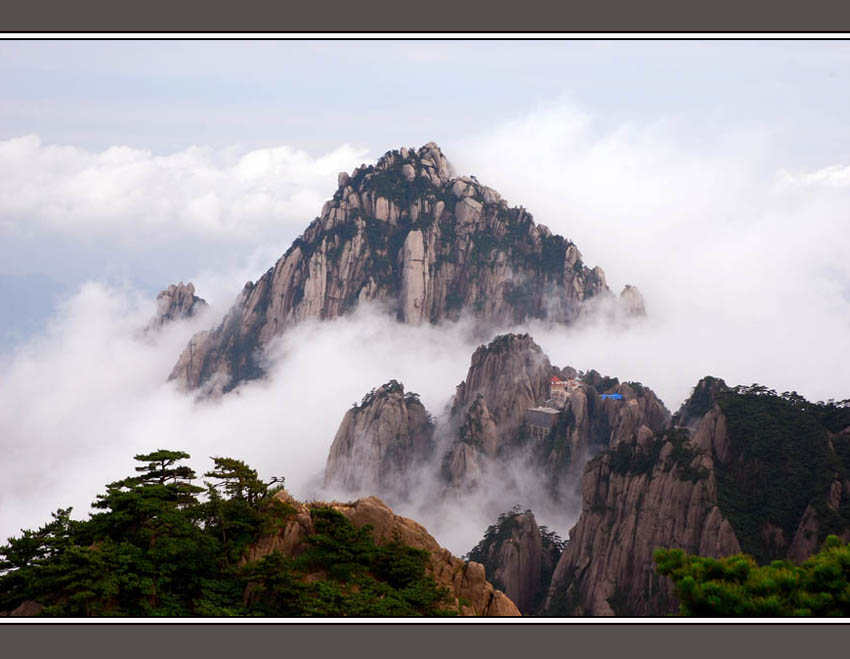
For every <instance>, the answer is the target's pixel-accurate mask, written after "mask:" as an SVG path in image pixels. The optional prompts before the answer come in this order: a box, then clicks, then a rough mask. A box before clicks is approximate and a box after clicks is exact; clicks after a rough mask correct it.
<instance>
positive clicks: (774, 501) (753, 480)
mask: <svg viewBox="0 0 850 659" xmlns="http://www.w3.org/2000/svg"><path fill="white" fill-rule="evenodd" d="M716 401H717V404H718V405H719V406H720V408H721V410H722V411H723V413H724V415H725V417H726V427H727V433H728V435H729V437H730V440H731V441H730V451H731V455H730V459H729V461H728V462H724V463H721V464H718V465H717V466H716V476H717V488H718V499H719V502H720V507H721V510H723V512H724V514H725V515H726V516H727V517H728V518H729V521H730V522H731V524H732V527H733V528H734V530H735V535H736V536H737V537H738V540H739V541H740V543H741V549H742V550H743V551H744V552H746V553H748V554H750V555H752V556H754V557H755V559H756V560H757V561H758V562H759V563H767V562H769V561H771V560H773V559H776V558H781V557H782V556H783V554H784V552H783V549H782V548H781V547H775V546H773V545H772V544H770V543H769V542H768V541H767V539H766V538H765V537H764V535H763V533H762V530H763V528H764V527H765V525H766V524H768V523H770V524H772V525H774V526H777V527H779V528H780V529H781V530H782V532H783V534H784V536H785V538H789V539H790V538H792V537H793V536H794V533H795V532H796V528H797V526H798V524H799V523H800V518H801V517H802V516H803V513H804V511H805V510H806V508H807V507H808V506H809V505H810V504H811V505H812V506H813V507H814V508H815V512H816V513H817V516H818V521H819V522H821V524H820V526H821V536H820V537H819V538H818V540H819V541H823V539H824V538H825V536H826V534H827V533H830V532H840V531H841V530H842V529H843V528H846V527H847V526H848V525H850V514H848V513H850V511H844V513H845V514H843V515H839V516H835V515H834V511H830V509H828V507H827V505H826V500H827V497H828V493H829V488H830V486H831V484H832V482H833V480H834V479H835V478H836V476H838V477H839V478H841V479H844V478H847V477H848V475H850V471H848V465H847V464H845V463H842V459H841V455H840V454H838V453H837V451H835V450H833V448H832V447H831V446H830V441H829V433H828V431H827V429H826V428H824V426H823V424H822V417H823V415H824V413H825V412H827V411H826V410H824V408H822V407H821V406H819V405H816V404H812V403H809V402H807V401H805V399H803V398H802V397H799V396H796V395H794V394H793V393H792V394H788V393H786V394H783V395H779V394H777V393H776V392H775V391H772V390H768V389H767V388H766V387H763V386H761V385H753V386H751V387H736V388H735V389H731V390H725V391H720V392H718V393H717V395H716ZM824 522H828V524H825V523H824Z"/></svg>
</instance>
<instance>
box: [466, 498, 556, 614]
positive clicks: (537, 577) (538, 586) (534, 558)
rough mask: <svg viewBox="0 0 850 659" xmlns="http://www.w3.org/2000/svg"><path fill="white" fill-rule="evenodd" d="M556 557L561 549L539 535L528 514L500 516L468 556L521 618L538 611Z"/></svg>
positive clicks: (539, 531) (528, 512)
mask: <svg viewBox="0 0 850 659" xmlns="http://www.w3.org/2000/svg"><path fill="white" fill-rule="evenodd" d="M559 556H560V548H559V547H558V546H556V545H555V544H554V543H553V542H552V540H551V539H550V538H549V537H546V536H544V535H543V534H542V533H541V530H540V528H539V527H538V525H537V520H535V518H534V513H532V512H531V511H530V510H527V511H525V512H518V511H516V512H512V513H510V514H505V515H501V516H500V517H499V520H498V521H497V523H496V524H494V525H493V526H491V527H490V528H489V529H488V530H487V533H486V534H485V537H484V539H483V540H482V541H481V542H480V543H479V544H478V545H477V546H476V547H475V548H474V549H473V550H472V551H471V552H470V554H469V558H470V560H475V561H477V562H480V563H481V564H482V565H484V567H485V570H486V572H487V575H488V578H489V579H490V581H491V582H493V584H494V585H495V586H496V587H497V588H499V589H501V590H503V591H504V592H505V594H506V595H507V596H508V597H509V598H510V599H511V600H512V601H513V602H514V603H515V604H516V605H517V608H519V610H520V611H521V612H522V613H523V615H527V614H533V613H535V612H536V611H537V609H538V607H539V605H540V603H541V600H542V598H543V596H544V595H545V593H546V590H547V588H548V586H549V581H550V579H551V577H552V572H553V571H554V569H555V565H556V564H557V562H558V558H559Z"/></svg>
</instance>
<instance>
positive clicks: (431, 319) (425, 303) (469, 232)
mask: <svg viewBox="0 0 850 659" xmlns="http://www.w3.org/2000/svg"><path fill="white" fill-rule="evenodd" d="M337 182H338V185H337V189H336V191H335V192H334V194H333V197H332V198H331V199H329V200H328V201H327V202H325V204H324V206H323V208H322V210H321V213H320V215H319V217H317V218H316V219H315V220H314V221H313V222H311V223H310V225H309V226H308V227H307V228H306V229H305V231H304V233H303V234H302V235H301V236H299V237H298V238H297V239H296V240H295V241H294V242H293V243H292V246H291V247H290V248H289V249H288V250H287V251H286V252H285V253H284V255H283V256H282V257H281V258H280V259H279V260H278V262H277V263H276V264H275V266H274V267H273V268H270V269H269V270H268V271H267V272H266V273H265V274H264V275H263V276H262V277H260V279H258V280H257V282H256V283H254V284H251V285H249V286H246V287H245V289H244V290H243V291H242V294H241V295H240V297H239V300H238V301H237V303H236V305H235V306H234V308H233V309H231V312H230V313H228V315H227V317H226V318H225V320H224V321H223V322H222V324H221V325H220V326H219V327H218V328H216V329H214V330H211V331H210V332H207V333H206V334H204V335H203V336H199V337H197V340H195V341H194V343H193V345H192V349H191V350H190V349H187V351H184V354H183V355H182V356H181V358H180V360H179V361H178V364H177V365H176V366H175V368H174V370H173V371H172V376H171V378H172V379H179V380H181V381H182V382H183V383H184V384H185V385H188V386H189V387H190V388H194V387H198V386H200V385H201V384H203V383H205V382H216V383H225V384H221V385H218V384H217V385H215V387H216V389H215V390H216V391H219V390H220V391H227V390H229V389H232V388H233V387H234V386H236V385H237V384H238V383H239V382H240V381H243V380H246V379H251V378H254V377H259V376H260V375H261V374H262V368H261V366H260V362H261V360H259V359H258V348H262V346H264V345H265V344H267V343H268V341H269V340H270V339H272V338H274V337H275V336H277V335H279V334H281V333H282V332H283V331H284V330H285V328H286V327H288V326H291V325H294V324H296V323H299V322H301V321H303V320H307V319H316V320H325V319H331V318H336V317H338V316H341V315H343V314H346V313H348V312H350V311H351V310H353V309H354V308H355V307H357V306H358V305H361V304H365V303H370V302H373V301H376V302H382V303H384V304H385V306H389V308H390V309H391V310H392V311H393V312H394V313H395V315H396V316H397V317H398V319H399V320H400V321H402V322H404V323H407V324H411V325H418V324H422V323H438V322H440V321H442V320H458V319H459V318H460V317H461V316H462V315H466V316H471V317H473V318H474V319H475V321H476V322H477V323H481V324H483V325H486V327H487V328H488V329H489V328H492V327H494V326H495V327H499V326H501V327H509V326H515V325H517V324H519V323H523V322H525V321H527V320H529V319H532V318H539V319H545V320H548V321H550V322H556V323H563V324H569V323H572V322H574V321H575V320H576V319H577V318H578V317H579V316H580V315H581V314H582V313H585V312H590V310H591V305H590V300H591V298H593V302H594V303H595V302H596V299H598V298H600V297H604V296H612V295H613V294H612V293H611V291H610V289H609V288H608V285H607V283H606V281H605V274H604V272H603V271H602V269H601V268H599V267H595V268H590V267H588V266H587V265H585V264H584V263H583V261H582V258H581V252H579V250H578V248H577V247H576V246H575V244H573V242H572V241H570V240H568V239H567V238H564V237H563V236H559V235H554V234H552V232H551V231H549V230H548V229H547V228H546V227H544V226H542V225H538V224H536V223H535V222H534V218H533V217H532V215H531V214H530V213H529V212H528V211H526V210H525V209H524V208H523V207H522V206H519V207H509V206H508V204H507V202H506V201H505V200H504V199H502V197H501V195H500V194H499V193H498V192H496V191H495V190H493V189H492V188H488V187H486V186H484V185H482V184H481V183H479V181H478V180H477V179H476V178H475V177H474V176H454V173H453V171H452V168H451V166H450V164H449V162H448V160H447V159H446V156H445V154H443V152H442V150H441V149H440V147H439V146H438V145H437V144H436V143H434V142H428V143H427V144H425V145H424V146H422V147H420V148H418V149H410V148H405V147H402V148H400V149H398V150H393V151H388V152H387V153H385V154H384V155H383V156H382V157H381V158H380V159H379V160H378V162H377V163H376V164H374V165H361V166H359V167H357V168H356V169H355V170H354V171H353V172H352V173H351V174H347V173H345V172H342V173H340V174H339V177H338V181H337ZM220 391H219V392H220Z"/></svg>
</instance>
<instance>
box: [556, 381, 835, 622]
mask: <svg viewBox="0 0 850 659" xmlns="http://www.w3.org/2000/svg"><path fill="white" fill-rule="evenodd" d="M835 409H837V408H834V406H833V407H832V408H830V407H829V406H817V405H812V404H810V403H807V402H805V401H803V400H802V399H801V398H799V397H797V396H796V394H783V395H782V396H779V395H777V394H776V392H768V391H767V390H766V389H765V388H763V387H755V388H742V387H738V388H735V389H729V388H728V387H727V386H726V385H725V384H724V383H723V381H722V380H718V379H716V378H704V379H703V380H701V381H700V382H699V383H698V385H697V386H696V387H695V389H694V392H693V394H692V396H691V397H690V398H689V400H688V401H686V402H685V404H684V405H683V406H682V408H681V409H680V410H679V412H678V413H677V414H676V416H675V417H674V418H673V420H672V425H671V427H670V428H668V429H667V430H664V431H662V432H660V433H655V434H652V433H648V434H647V433H643V434H641V435H639V436H638V437H636V438H631V439H630V438H628V437H622V438H620V439H619V440H617V441H616V442H615V443H614V444H613V445H612V448H610V449H609V450H608V451H605V452H604V453H602V454H601V455H600V456H598V457H597V458H595V459H594V460H592V461H591V462H590V463H589V464H588V466H587V468H586V470H585V472H584V475H583V477H582V512H581V516H580V518H579V521H578V523H577V524H576V526H575V527H574V528H573V529H572V530H571V531H570V540H569V542H568V543H567V545H566V548H565V550H564V553H563V555H562V556H561V559H560V561H559V563H558V567H557V569H556V571H555V574H554V576H553V579H552V584H551V586H550V589H549V593H548V595H547V601H546V611H547V613H548V614H550V615H639V616H640V615H664V614H667V613H671V612H673V611H675V610H676V608H677V602H676V601H675V599H674V597H673V594H672V588H671V585H670V583H669V582H668V581H667V580H666V579H662V578H659V577H658V576H657V575H656V574H655V570H654V565H653V562H652V552H653V550H654V549H655V548H656V547H678V548H682V549H684V550H686V551H688V552H691V553H699V554H701V555H706V556H715V557H718V556H724V555H729V554H734V553H737V552H739V551H742V550H743V551H745V552H747V553H749V554H751V555H753V556H755V557H756V558H757V560H759V561H761V562H767V561H770V560H773V559H776V558H782V557H786V556H788V557H792V558H796V559H802V558H804V557H805V556H807V555H809V554H810V553H812V552H813V551H814V549H815V548H816V547H817V546H818V545H819V543H820V542H821V541H822V540H823V538H824V537H825V536H826V534H827V533H840V534H844V535H845V536H848V537H850V530H848V529H850V497H848V492H850V489H848V487H847V485H848V481H847V478H848V474H850V450H848V448H850V444H848V443H847V439H848V438H850V435H848V436H847V437H845V436H844V433H842V432H838V433H836V432H835V431H836V430H837V429H838V428H839V427H844V426H843V425H842V424H844V423H845V422H850V409H847V410H846V411H845V412H840V413H836V412H835ZM830 410H831V411H830ZM827 419H831V420H830V421H828V420H827ZM830 423H831V424H832V425H831V426H830ZM831 428H832V429H831Z"/></svg>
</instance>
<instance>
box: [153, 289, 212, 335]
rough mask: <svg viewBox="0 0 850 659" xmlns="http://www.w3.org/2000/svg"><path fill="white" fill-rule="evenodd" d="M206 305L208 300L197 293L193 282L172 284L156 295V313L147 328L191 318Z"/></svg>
mask: <svg viewBox="0 0 850 659" xmlns="http://www.w3.org/2000/svg"><path fill="white" fill-rule="evenodd" d="M206 306H207V302H206V300H204V299H203V298H200V297H198V296H197V295H195V286H194V284H192V283H191V282H189V283H188V284H184V283H183V282H182V281H181V282H180V283H179V284H171V285H170V286H169V287H168V288H166V289H165V290H164V291H160V293H159V295H157V296H156V315H155V316H154V317H153V318H151V320H150V322H149V323H148V325H147V327H146V328H145V329H146V331H153V330H157V329H159V328H161V327H162V326H163V325H165V324H167V323H170V322H172V321H174V320H181V319H184V318H191V317H192V316H194V315H195V314H196V313H198V312H199V311H200V310H201V309H203V308H204V307H206Z"/></svg>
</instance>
